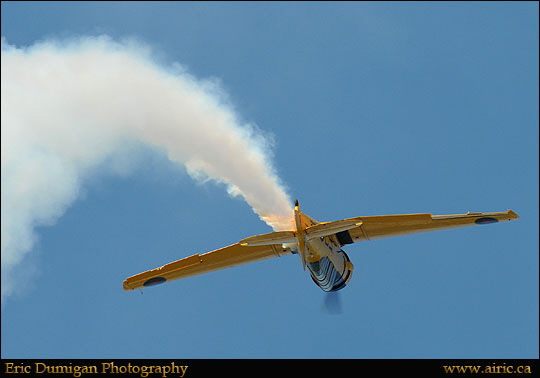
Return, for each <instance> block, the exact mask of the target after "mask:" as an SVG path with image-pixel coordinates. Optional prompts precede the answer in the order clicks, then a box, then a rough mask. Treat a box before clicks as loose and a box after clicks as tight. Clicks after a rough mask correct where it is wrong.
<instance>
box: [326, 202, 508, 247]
mask: <svg viewBox="0 0 540 378" xmlns="http://www.w3.org/2000/svg"><path fill="white" fill-rule="evenodd" d="M518 218H519V216H518V215H517V214H516V213H515V212H513V211H512V210H508V211H506V212H495V213H467V214H455V215H431V214H405V215H382V216H367V217H357V218H350V219H345V221H351V224H354V222H357V223H359V224H360V225H359V226H358V227H354V228H351V229H349V230H345V231H341V232H337V233H336V234H335V235H336V237H337V239H338V241H339V242H340V244H341V245H345V244H351V243H356V242H360V241H366V240H375V239H381V238H387V237H391V236H398V235H407V234H413V233H419V232H428V231H437V230H445V229H450V228H457V227H465V226H475V225H482V224H489V223H497V222H504V221H511V220H514V219H518ZM340 222H343V221H340Z"/></svg>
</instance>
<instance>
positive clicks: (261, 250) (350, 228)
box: [123, 201, 519, 292]
mask: <svg viewBox="0 0 540 378" xmlns="http://www.w3.org/2000/svg"><path fill="white" fill-rule="evenodd" d="M518 218H519V216H518V215H517V214H516V213H515V212H513V211H512V210H508V211H506V212H495V213H467V214H456V215H431V214H404V215H381V216H365V217H357V218H349V219H343V220H338V221H334V222H322V223H321V222H317V221H316V220H315V219H313V218H311V217H310V216H308V215H306V214H304V213H303V212H301V211H300V206H299V204H298V201H296V202H295V208H294V221H295V226H296V229H294V230H290V231H277V232H270V233H268V234H262V235H255V236H251V237H248V238H246V239H243V240H240V241H239V242H238V243H236V244H233V245H230V246H228V247H224V248H221V249H217V250H215V251H211V252H208V253H204V254H202V255H199V254H196V255H193V256H189V257H186V258H183V259H181V260H178V261H174V262H171V263H169V264H167V265H164V266H162V267H160V268H156V269H153V270H149V271H146V272H143V273H140V274H137V275H134V276H131V277H128V278H127V279H126V280H125V281H124V284H123V287H124V290H133V289H142V288H144V287H148V286H154V285H158V284H162V283H165V282H169V281H173V280H177V279H180V278H186V277H190V276H194V275H198V274H202V273H208V272H212V271H215V270H219V269H225V268H230V267H233V266H237V265H242V264H247V263H250V262H254V261H259V260H264V259H268V258H271V257H280V256H284V255H289V254H297V255H299V256H300V260H301V261H302V266H303V268H304V270H305V269H306V268H307V270H308V271H309V274H310V276H311V278H312V279H313V281H314V282H315V284H316V285H317V286H319V287H320V288H321V289H322V290H324V291H327V292H331V291H337V290H341V289H343V288H344V287H345V286H346V285H347V284H348V283H349V281H350V280H351V277H352V273H353V269H354V267H353V264H352V263H351V261H350V259H349V256H347V254H346V253H345V251H343V250H342V249H341V248H342V247H343V246H344V245H347V244H352V243H356V242H361V241H367V240H375V239H380V238H386V237H390V236H398V235H407V234H412V233H419V232H427V231H437V230H445V229H450V228H457V227H465V226H475V225H484V224H490V223H497V222H504V221H511V220H515V219H518Z"/></svg>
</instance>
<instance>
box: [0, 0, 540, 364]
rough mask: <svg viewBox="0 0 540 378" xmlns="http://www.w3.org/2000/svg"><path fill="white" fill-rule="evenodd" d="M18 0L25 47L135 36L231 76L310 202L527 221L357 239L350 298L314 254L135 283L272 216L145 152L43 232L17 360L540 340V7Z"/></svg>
mask: <svg viewBox="0 0 540 378" xmlns="http://www.w3.org/2000/svg"><path fill="white" fill-rule="evenodd" d="M1 6H2V16H1V17H2V36H3V37H4V38H6V40H7V42H8V43H10V44H11V45H15V46H17V47H22V46H30V45H32V44H34V43H35V42H36V41H40V40H44V39H50V38H54V39H62V38H69V37H73V36H81V35H82V36H87V35H89V36H96V35H101V34H106V35H108V36H110V37H112V38H113V39H114V40H120V39H122V38H125V37H136V38H137V39H139V40H141V41H144V42H145V43H147V44H149V45H151V46H152V47H153V48H154V51H156V54H157V55H158V59H159V60H160V61H161V62H163V64H172V63H174V62H179V63H181V64H182V65H183V66H185V67H187V70H188V71H189V72H190V73H191V74H192V75H194V76H195V77H197V78H200V79H205V78H217V79H218V80H219V81H220V83H221V85H222V87H223V88H225V90H226V91H227V93H228V95H229V100H230V102H231V103H232V104H233V105H234V108H235V111H236V112H237V113H238V114H239V115H240V116H241V117H242V119H244V120H247V121H248V122H250V123H253V124H256V125H257V126H258V127H259V128H260V129H261V130H262V132H263V133H265V134H266V135H269V136H270V137H271V138H272V140H273V159H272V160H273V164H274V167H275V169H276V171H277V173H278V175H279V177H280V178H281V180H282V182H283V183H284V184H285V185H286V187H287V190H288V193H289V195H290V197H291V198H292V199H294V198H298V199H299V200H300V202H301V205H302V209H303V210H304V211H305V212H306V213H308V214H309V215H311V216H312V217H313V218H315V219H318V220H320V221H330V220H338V219H343V218H348V217H354V216H361V215H382V214H405V213H425V212H429V213H432V214H456V213H466V212H467V211H471V212H480V211H505V210H507V209H512V210H514V211H516V212H517V213H518V214H519V215H520V217H521V218H520V219H519V220H518V221H517V222H511V223H505V224H499V225H492V226H486V227H474V228H466V229H458V230H450V231H441V232H434V233H427V234H421V235H411V236H404V237H398V238H389V239H384V240H378V241H373V242H367V243H360V244H356V245H349V246H347V248H345V250H346V251H347V253H348V255H349V257H350V258H351V260H352V261H353V263H354V264H355V271H354V276H353V279H352V281H351V283H350V285H349V286H348V287H347V288H345V289H344V290H343V291H341V292H340V300H341V303H342V313H341V314H339V315H335V314H328V313H326V312H325V311H324V310H323V302H324V293H323V292H322V291H321V290H320V289H319V288H318V287H316V286H315V285H314V284H313V282H312V281H311V279H310V278H309V275H308V273H307V272H304V271H302V267H301V263H300V261H299V259H298V257H297V256H287V257H283V258H279V259H273V260H267V261H263V262H258V263H254V264H251V265H246V266H242V267H237V268H232V269H228V270H223V271H220V272H215V273H211V274H207V275H203V276H198V277H192V278H188V279H185V280H180V281H176V282H171V283H170V284H168V285H163V286H158V287H155V288H150V289H147V290H145V291H144V293H143V294H142V295H141V294H140V293H139V292H124V291H123V290H122V287H121V285H122V281H123V280H124V279H125V278H126V277H127V276H130V275H133V274H136V273H139V272H141V271H144V270H147V269H151V268H155V267H158V266H161V265H163V264H165V263H168V262H171V261H174V260H178V259H180V258H183V257H185V256H189V255H192V254H194V253H204V252H207V251H210V250H213V249H217V248H220V247H223V246H226V245H229V244H232V243H235V242H237V241H238V240H240V239H243V238H245V237H247V236H251V235H254V234H260V233H265V232H269V231H271V229H270V228H269V227H268V226H267V225H266V224H264V223H263V222H261V221H260V220H259V219H258V217H257V216H256V214H254V213H253V211H252V210H251V208H250V207H249V206H248V205H247V204H246V203H245V202H244V201H243V200H241V199H239V198H231V197H230V196H229V195H228V194H227V192H226V190H225V188H224V186H223V185H215V184H213V183H207V184H201V183H197V182H195V181H193V180H192V179H191V178H190V177H189V175H188V174H187V173H186V171H185V170H184V168H182V167H178V166H177V165H175V164H173V163H171V162H169V161H168V160H167V159H165V158H164V157H163V156H161V155H159V154H152V153H150V152H144V153H142V155H141V156H140V157H139V159H138V160H137V164H138V166H137V168H136V170H135V171H134V172H132V173H131V174H129V175H127V176H125V175H124V176H122V175H120V176H118V175H112V174H103V175H93V176H92V177H91V178H89V179H87V180H85V182H84V185H83V188H82V190H81V192H80V193H79V196H78V199H77V200H76V201H75V202H74V203H73V204H72V205H71V206H70V207H69V208H68V209H67V210H66V211H65V213H64V214H63V215H62V216H61V217H60V218H58V220H57V221H56V222H55V224H54V225H49V226H42V227H39V228H38V229H37V230H36V231H37V235H38V241H37V242H36V244H35V245H34V247H33V250H32V252H31V253H29V254H28V255H27V256H26V257H25V260H24V261H23V263H22V264H21V265H19V266H18V269H20V270H21V275H24V276H29V277H27V279H26V280H25V283H24V284H22V285H21V290H19V291H17V292H16V293H15V294H13V295H11V296H10V297H9V298H7V299H6V301H5V303H4V304H3V307H2V357H3V358H206V357H208V358H538V121H539V119H538V114H539V112H538V3H536V2H518V3H509V2H494V3H485V2H473V3H461V2H459V3H429V2H428V3H425V2H422V3H393V2H390V3H371V2H370V3H325V2H323V3H319V2H318V3H303V2H302V3H294V2H291V3H276V4H274V3H210V2H208V3H207V2H204V3H199V2H196V3H184V2H180V3H176V2H152V3H150V2H148V3H146V2H133V3H131V2H107V3H105V2H100V3H94V2H84V3H75V2H54V3H50V2H49V3H48V2H43V3H42V2H39V3H37V2H9V1H8V2H2V5H1ZM141 106H143V105H141ZM3 143H4V141H3ZM246 174H249V172H246ZM44 190H46V188H44ZM2 205H4V204H2Z"/></svg>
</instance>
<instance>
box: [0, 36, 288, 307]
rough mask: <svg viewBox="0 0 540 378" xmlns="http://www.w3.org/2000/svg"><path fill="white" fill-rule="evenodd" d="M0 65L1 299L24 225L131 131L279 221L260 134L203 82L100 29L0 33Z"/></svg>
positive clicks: (280, 195) (59, 207)
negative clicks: (46, 35) (69, 33)
mask: <svg viewBox="0 0 540 378" xmlns="http://www.w3.org/2000/svg"><path fill="white" fill-rule="evenodd" d="M1 70H2V77H1V86H2V100H1V117H2V119H1V122H2V128H1V132H2V135H1V137H2V139H1V143H2V302H4V298H5V297H6V296H7V295H10V294H11V293H13V290H14V287H15V285H14V284H15V279H14V278H13V270H14V268H15V267H16V266H17V264H19V263H20V262H21V260H22V259H23V257H24V256H25V255H26V254H27V253H28V252H29V251H31V250H32V247H33V244H34V242H35V235H34V227H35V226H39V225H50V224H53V223H54V222H55V221H56V219H57V218H58V217H60V216H61V215H62V214H63V213H64V211H65V210H66V209H67V207H68V206H69V205H70V204H71V203H72V202H73V201H75V200H76V199H77V197H78V194H79V189H80V187H81V185H82V184H83V180H84V178H85V176H86V175H87V174H88V172H89V171H90V170H91V169H96V167H100V166H103V162H104V161H107V160H110V159H114V157H115V156H118V155H120V154H122V153H125V152H126V148H124V147H123V146H126V145H129V144H130V143H132V142H133V141H138V142H142V143H145V144H148V145H151V146H157V147H159V148H162V149H165V150H166V152H167V154H168V157H169V159H170V160H171V161H174V162H176V163H179V164H184V165H185V166H186V167H187V169H188V172H189V173H190V175H192V177H194V178H196V179H198V180H212V181H217V182H220V183H224V184H225V185H227V189H228V192H229V193H230V194H231V195H232V196H237V195H240V196H242V197H243V198H244V199H245V200H246V201H247V203H248V204H249V205H250V206H251V207H252V208H253V210H254V211H255V212H256V213H257V214H258V215H259V216H260V217H261V219H262V220H264V221H265V222H266V223H267V224H269V225H270V226H272V227H273V228H274V229H276V230H280V229H288V228H290V227H291V224H290V222H291V214H292V208H291V203H290V200H289V198H288V196H287V195H286V193H285V191H284V189H283V187H282V186H281V184H280V182H279V179H278V178H277V176H276V174H275V172H274V170H273V168H272V165H271V163H270V160H269V152H270V150H269V145H268V139H267V138H265V137H264V136H263V135H261V133H260V132H258V131H257V130H256V129H255V128H254V127H252V126H250V125H246V124H242V123H241V121H240V120H239V119H238V117H237V116H236V115H235V113H234V111H233V110H232V109H231V106H230V104H228V103H227V101H226V95H225V94H224V93H223V91H222V90H221V89H220V87H219V85H217V84H216V83H215V82H213V81H211V80H206V81H200V80H197V79H195V78H194V77H192V76H191V75H189V74H188V73H186V72H185V70H183V69H182V67H181V66H180V65H178V64H174V65H171V66H170V67H166V66H164V65H160V64H158V63H156V62H155V60H154V59H152V52H151V49H150V48H149V47H148V46H146V45H143V44H141V43H137V42H134V41H126V42H115V41H113V40H111V39H110V38H108V37H106V36H100V37H82V38H77V39H72V40H69V41H55V40H49V41H42V42H39V43H36V44H34V45H32V46H30V47H25V48H18V47H15V46H12V45H9V44H8V43H7V42H6V41H5V39H4V38H3V37H2V66H1Z"/></svg>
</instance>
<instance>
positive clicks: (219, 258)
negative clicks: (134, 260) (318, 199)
mask: <svg viewBox="0 0 540 378" xmlns="http://www.w3.org/2000/svg"><path fill="white" fill-rule="evenodd" d="M289 253H291V251H290V249H288V248H283V247H282V246H281V245H277V244H274V245H265V246H255V247H251V246H245V247H244V246H241V245H240V244H238V243H237V244H233V245H230V246H228V247H225V248H220V249H216V250H215V251H212V252H208V253H204V254H202V255H199V254H197V255H193V256H189V257H186V258H184V259H181V260H178V261H174V262H172V263H169V264H167V265H164V266H162V267H160V268H156V269H153V270H149V271H146V272H143V273H139V274H137V275H135V276H131V277H129V278H127V279H126V280H125V281H124V285H123V286H124V290H133V289H141V288H143V287H147V286H153V285H157V284H160V283H164V282H167V281H172V280H178V279H180V278H186V277H190V276H194V275H198V274H203V273H208V272H213V271H215V270H220V269H225V268H230V267H233V266H237V265H242V264H247V263H250V262H255V261H259V260H265V259H268V258H271V257H279V256H282V255H284V254H289Z"/></svg>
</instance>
